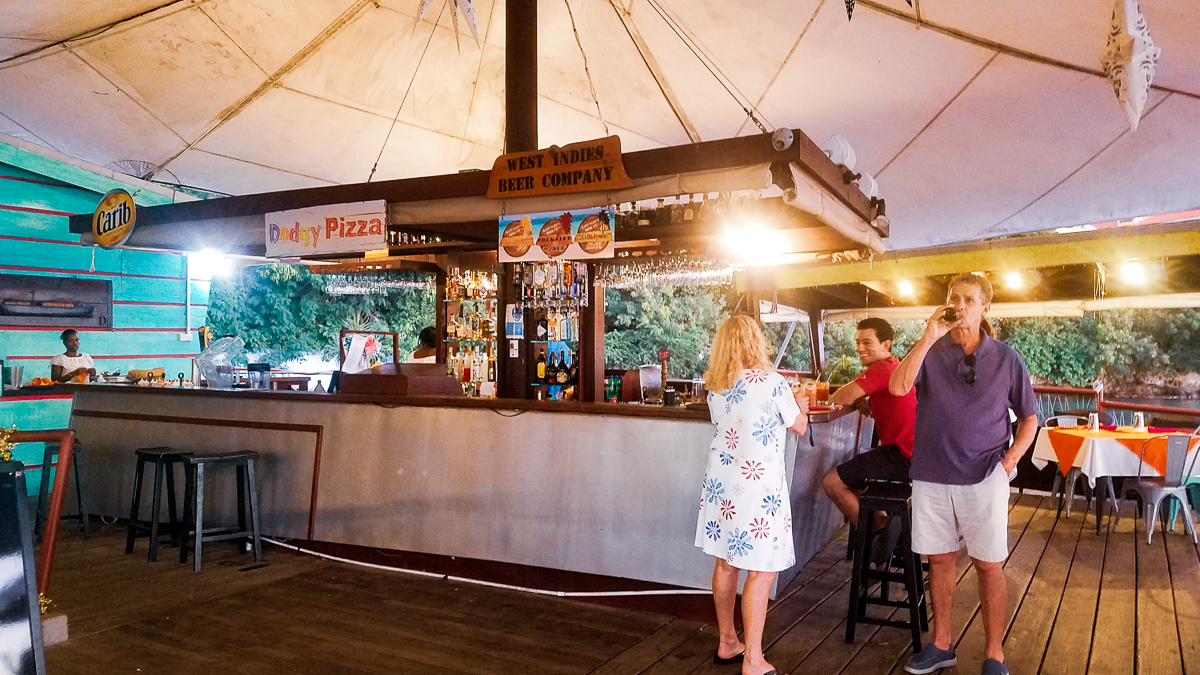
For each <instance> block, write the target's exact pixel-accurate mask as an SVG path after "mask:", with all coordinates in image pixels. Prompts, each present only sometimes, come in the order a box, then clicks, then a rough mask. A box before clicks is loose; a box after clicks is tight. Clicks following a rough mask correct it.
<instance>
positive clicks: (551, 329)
mask: <svg viewBox="0 0 1200 675" xmlns="http://www.w3.org/2000/svg"><path fill="white" fill-rule="evenodd" d="M545 320H546V340H547V341H548V342H557V341H558V340H560V339H562V338H560V337H559V334H558V312H556V311H548V312H546V319H545Z"/></svg>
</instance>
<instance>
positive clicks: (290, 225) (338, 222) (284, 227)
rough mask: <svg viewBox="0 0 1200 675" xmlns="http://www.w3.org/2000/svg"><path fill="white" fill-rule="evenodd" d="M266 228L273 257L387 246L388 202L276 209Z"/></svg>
mask: <svg viewBox="0 0 1200 675" xmlns="http://www.w3.org/2000/svg"><path fill="white" fill-rule="evenodd" d="M264 227H265V230H264V232H263V234H264V235H265V239H266V244H267V255H268V256H270V257H273V258H279V257H292V256H302V255H313V254H317V253H347V252H354V251H370V250H373V249H380V248H385V247H387V243H386V242H387V202H386V201H384V200H382V199H377V200H374V201H369V202H353V203H350V204H331V205H328V206H314V207H312V208H307V209H294V210H291V211H276V212H274V213H268V214H267V215H266V222H265V223H264Z"/></svg>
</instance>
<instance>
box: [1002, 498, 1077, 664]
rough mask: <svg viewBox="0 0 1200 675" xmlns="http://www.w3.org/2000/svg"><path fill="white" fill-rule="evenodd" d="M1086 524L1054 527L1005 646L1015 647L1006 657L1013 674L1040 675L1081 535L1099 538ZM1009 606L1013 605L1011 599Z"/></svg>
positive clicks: (1070, 522) (1059, 523)
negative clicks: (1039, 671)
mask: <svg viewBox="0 0 1200 675" xmlns="http://www.w3.org/2000/svg"><path fill="white" fill-rule="evenodd" d="M1042 511H1043V512H1048V510H1046V509H1043V510H1042ZM1083 521H1084V519H1083V518H1080V519H1079V520H1075V519H1072V520H1065V519H1060V520H1058V521H1057V522H1054V523H1052V524H1051V527H1052V528H1053V531H1052V533H1051V535H1050V543H1049V544H1048V545H1047V546H1046V549H1045V551H1044V552H1043V553H1042V557H1041V560H1039V561H1038V563H1037V568H1036V570H1035V571H1034V572H1033V575H1032V578H1031V579H1030V581H1029V588H1028V590H1027V591H1026V592H1025V597H1024V598H1023V599H1022V600H1021V601H1020V606H1019V607H1017V608H1016V614H1015V615H1014V617H1013V620H1012V623H1011V625H1010V627H1009V629H1008V633H1007V634H1006V635H1005V638H1004V641H1005V644H1008V645H1012V648H1011V649H1008V650H1006V651H1005V655H1004V657H1005V660H1006V662H1007V663H1008V664H1009V670H1010V671H1012V672H1020V673H1036V672H1038V668H1039V667H1040V666H1041V664H1042V657H1043V656H1044V655H1045V651H1046V646H1047V645H1048V644H1049V642H1050V633H1051V631H1052V630H1053V628H1054V624H1055V619H1056V618H1057V616H1058V611H1059V607H1060V604H1061V602H1062V599H1063V591H1064V590H1065V589H1066V584H1067V576H1068V574H1069V573H1070V571H1071V563H1072V561H1073V560H1074V558H1075V549H1076V547H1077V546H1078V544H1079V539H1080V536H1081V533H1083V534H1082V536H1084V537H1091V538H1092V539H1095V538H1096V534H1095V532H1094V530H1092V529H1091V528H1088V527H1086V526H1085V525H1084V522H1083ZM1006 576H1007V575H1006ZM1009 602H1012V598H1011V597H1010V599H1009ZM1089 624H1090V621H1089ZM1089 632H1090V629H1089ZM1010 652H1011V653H1010Z"/></svg>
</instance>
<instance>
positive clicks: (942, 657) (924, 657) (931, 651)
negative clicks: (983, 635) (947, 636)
mask: <svg viewBox="0 0 1200 675" xmlns="http://www.w3.org/2000/svg"><path fill="white" fill-rule="evenodd" d="M957 663H958V659H957V658H955V657H954V647H951V648H950V649H938V648H937V647H935V646H933V643H932V642H931V643H929V644H927V645H925V648H924V649H922V650H921V651H920V652H918V653H916V654H913V655H912V656H910V657H909V659H908V663H906V664H904V669H905V670H907V671H908V672H910V673H913V675H925V673H932V672H933V671H935V670H940V669H942V668H949V667H950V666H953V665H955V664H957ZM997 663H999V662H998V661H997ZM988 675H991V674H990V673H989V674H988Z"/></svg>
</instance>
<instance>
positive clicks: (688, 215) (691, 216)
mask: <svg viewBox="0 0 1200 675" xmlns="http://www.w3.org/2000/svg"><path fill="white" fill-rule="evenodd" d="M695 219H696V207H695V205H694V204H692V196H691V195H690V194H689V195H688V196H687V203H686V204H684V205H683V222H685V223H690V222H692V221H694V220H695Z"/></svg>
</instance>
